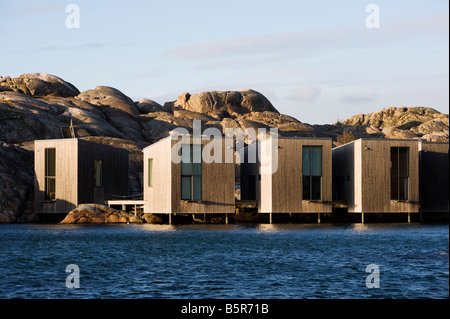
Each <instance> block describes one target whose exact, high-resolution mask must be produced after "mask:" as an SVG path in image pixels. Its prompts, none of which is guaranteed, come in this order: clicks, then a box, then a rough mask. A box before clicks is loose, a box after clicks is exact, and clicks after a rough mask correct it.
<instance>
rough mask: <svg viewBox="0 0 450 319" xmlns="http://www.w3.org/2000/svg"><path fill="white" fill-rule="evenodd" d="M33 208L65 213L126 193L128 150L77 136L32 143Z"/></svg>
mask: <svg viewBox="0 0 450 319" xmlns="http://www.w3.org/2000/svg"><path fill="white" fill-rule="evenodd" d="M34 150H35V151H34V169H35V212H36V213H38V214H43V213H49V214H50V213H54V214H67V213H68V212H69V211H71V210H72V209H73V208H75V207H76V206H77V205H79V204H84V203H98V204H103V203H104V201H105V200H108V199H112V196H114V195H115V196H126V195H128V151H126V150H124V149H120V148H115V147H111V146H107V145H103V144H99V143H93V142H89V141H85V140H81V139H77V138H67V139H55V140H37V141H35V143H34Z"/></svg>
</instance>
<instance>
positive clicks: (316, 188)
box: [311, 176, 322, 200]
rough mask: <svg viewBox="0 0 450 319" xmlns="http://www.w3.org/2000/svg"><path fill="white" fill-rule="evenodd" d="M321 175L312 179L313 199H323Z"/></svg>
mask: <svg viewBox="0 0 450 319" xmlns="http://www.w3.org/2000/svg"><path fill="white" fill-rule="evenodd" d="M321 179H322V178H321V177H320V176H312V177H311V180H312V185H311V188H312V194H311V199H312V200H320V199H321V188H322V187H321V186H322V185H321Z"/></svg>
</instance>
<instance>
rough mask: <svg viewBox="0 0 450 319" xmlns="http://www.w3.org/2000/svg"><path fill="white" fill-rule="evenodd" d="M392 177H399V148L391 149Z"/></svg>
mask: <svg viewBox="0 0 450 319" xmlns="http://www.w3.org/2000/svg"><path fill="white" fill-rule="evenodd" d="M391 176H398V148H397V147H391Z"/></svg>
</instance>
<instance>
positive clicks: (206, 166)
mask: <svg viewBox="0 0 450 319" xmlns="http://www.w3.org/2000/svg"><path fill="white" fill-rule="evenodd" d="M226 140H227V139H226V138H217V139H214V142H212V141H210V140H208V139H199V140H198V141H197V138H195V139H194V138H193V137H192V135H184V136H182V137H181V136H177V135H173V134H171V135H170V136H168V137H166V138H164V139H161V140H160V141H158V142H156V143H154V144H152V145H150V146H147V147H146V148H144V149H143V155H144V178H143V183H144V202H145V205H144V212H146V213H153V214H169V221H170V220H171V219H170V218H171V216H172V214H228V213H234V211H235V210H234V209H235V208H234V207H235V206H234V205H235V192H234V186H235V171H234V157H231V160H230V158H226V156H227V154H230V153H227V152H226V151H225V150H226V149H228V148H230V149H231V154H233V147H232V144H230V146H228V148H227V147H226V144H225V141H226ZM206 154H209V155H211V154H213V155H214V160H208V161H205V155H206Z"/></svg>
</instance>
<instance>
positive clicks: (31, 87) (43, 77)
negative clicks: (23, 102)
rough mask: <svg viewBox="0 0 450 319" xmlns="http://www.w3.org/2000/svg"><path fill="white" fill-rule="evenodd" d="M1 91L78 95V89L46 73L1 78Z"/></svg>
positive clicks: (35, 94)
mask: <svg viewBox="0 0 450 319" xmlns="http://www.w3.org/2000/svg"><path fill="white" fill-rule="evenodd" d="M0 91H14V92H21V93H25V94H29V95H31V96H60V97H72V96H76V95H78V94H79V93H80V92H79V91H78V89H77V88H76V87H75V86H73V85H72V84H70V83H69V82H66V81H64V80H62V79H61V78H59V77H57V76H54V75H51V74H44V73H33V74H28V73H27V74H22V75H20V76H19V77H18V78H14V79H11V78H10V77H9V76H5V77H1V78H0Z"/></svg>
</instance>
